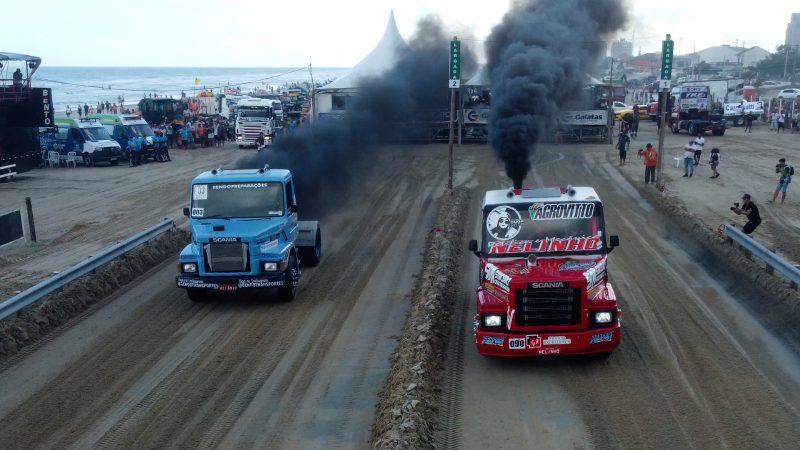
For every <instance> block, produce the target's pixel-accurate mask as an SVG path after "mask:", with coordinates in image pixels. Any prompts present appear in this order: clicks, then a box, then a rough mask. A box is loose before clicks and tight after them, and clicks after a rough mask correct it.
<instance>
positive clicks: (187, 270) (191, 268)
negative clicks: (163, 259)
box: [181, 263, 197, 273]
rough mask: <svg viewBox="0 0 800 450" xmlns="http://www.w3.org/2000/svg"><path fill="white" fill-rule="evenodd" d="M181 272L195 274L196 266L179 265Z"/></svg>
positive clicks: (189, 264) (190, 264) (193, 264)
mask: <svg viewBox="0 0 800 450" xmlns="http://www.w3.org/2000/svg"><path fill="white" fill-rule="evenodd" d="M181 271H182V272H185V273H197V264H195V263H183V264H182V265H181Z"/></svg>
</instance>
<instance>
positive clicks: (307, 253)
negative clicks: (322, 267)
mask: <svg viewBox="0 0 800 450" xmlns="http://www.w3.org/2000/svg"><path fill="white" fill-rule="evenodd" d="M299 254H300V262H301V263H302V264H303V265H304V266H307V267H316V266H317V265H318V264H319V261H320V259H322V233H321V232H320V231H319V227H317V235H316V236H315V237H314V246H313V247H300V248H299Z"/></svg>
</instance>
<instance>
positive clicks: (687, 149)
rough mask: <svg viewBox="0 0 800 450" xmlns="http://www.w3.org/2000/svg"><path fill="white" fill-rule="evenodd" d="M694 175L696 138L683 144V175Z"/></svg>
mask: <svg viewBox="0 0 800 450" xmlns="http://www.w3.org/2000/svg"><path fill="white" fill-rule="evenodd" d="M692 175H694V140H690V141H689V143H688V144H686V145H684V146H683V176H684V177H691V176H692Z"/></svg>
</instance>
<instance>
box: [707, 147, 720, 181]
mask: <svg viewBox="0 0 800 450" xmlns="http://www.w3.org/2000/svg"><path fill="white" fill-rule="evenodd" d="M708 165H709V166H711V172H712V173H713V174H714V175H711V176H710V177H709V178H719V172H717V166H719V149H718V148H716V147H715V148H712V149H711V155H710V156H709V157H708Z"/></svg>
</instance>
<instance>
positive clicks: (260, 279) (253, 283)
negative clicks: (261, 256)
mask: <svg viewBox="0 0 800 450" xmlns="http://www.w3.org/2000/svg"><path fill="white" fill-rule="evenodd" d="M285 284H286V278H285V277H284V273H283V272H280V273H276V274H270V275H261V276H238V277H237V276H231V277H200V276H189V275H184V274H181V275H175V285H176V286H177V287H179V288H184V289H201V290H205V291H217V292H237V291H240V290H256V289H268V288H277V287H283V286H284V285H285Z"/></svg>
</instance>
